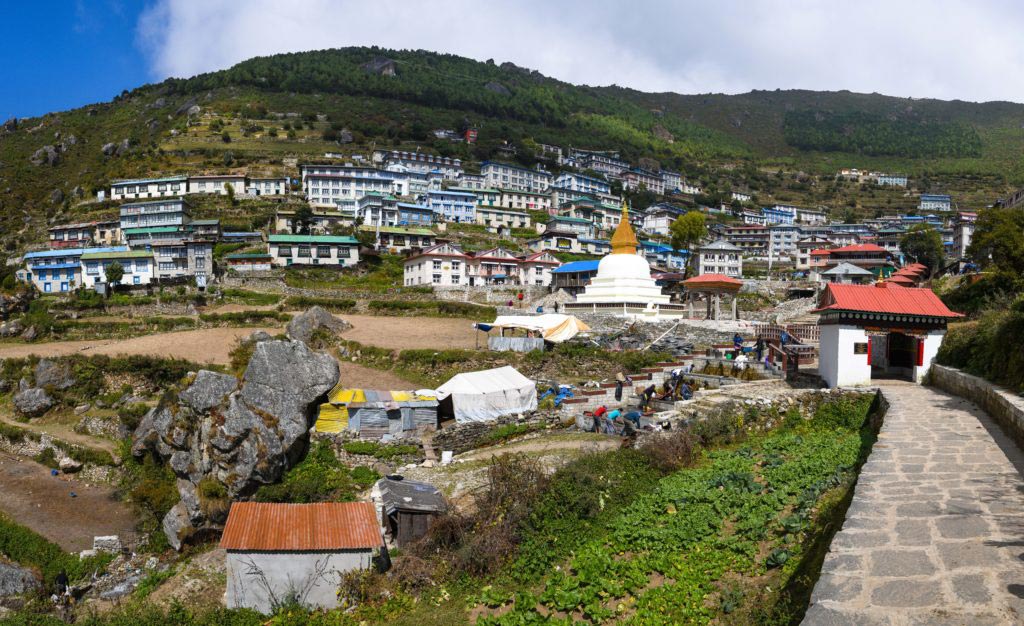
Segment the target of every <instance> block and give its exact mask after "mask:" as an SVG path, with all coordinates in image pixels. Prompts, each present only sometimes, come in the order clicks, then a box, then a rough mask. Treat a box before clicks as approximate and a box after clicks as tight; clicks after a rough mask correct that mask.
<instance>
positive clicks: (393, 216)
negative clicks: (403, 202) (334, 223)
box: [356, 191, 398, 226]
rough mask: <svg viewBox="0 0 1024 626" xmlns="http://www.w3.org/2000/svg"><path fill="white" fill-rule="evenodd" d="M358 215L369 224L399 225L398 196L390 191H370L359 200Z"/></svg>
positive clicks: (364, 222)
mask: <svg viewBox="0 0 1024 626" xmlns="http://www.w3.org/2000/svg"><path fill="white" fill-rule="evenodd" d="M357 206H358V208H357V209H356V216H357V217H358V218H359V219H360V220H361V221H362V223H363V224H366V225H369V226H397V225H398V198H396V197H394V196H393V195H391V194H389V193H380V192H376V191H373V192H370V193H368V194H366V195H364V196H363V197H361V198H359V200H358V201H357Z"/></svg>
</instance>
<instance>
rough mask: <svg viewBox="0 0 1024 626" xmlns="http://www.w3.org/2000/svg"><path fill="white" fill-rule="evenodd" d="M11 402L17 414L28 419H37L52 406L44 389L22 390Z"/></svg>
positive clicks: (51, 400) (51, 401)
mask: <svg viewBox="0 0 1024 626" xmlns="http://www.w3.org/2000/svg"><path fill="white" fill-rule="evenodd" d="M11 401H12V402H13V403H14V408H15V409H17V410H18V412H19V413H21V414H22V415H25V416H28V417H38V416H39V415H42V414H43V413H46V412H47V411H49V410H50V408H51V407H52V406H53V398H51V397H50V396H49V394H47V393H46V390H44V389H22V390H20V391H18V393H16V394H14V397H13V398H11Z"/></svg>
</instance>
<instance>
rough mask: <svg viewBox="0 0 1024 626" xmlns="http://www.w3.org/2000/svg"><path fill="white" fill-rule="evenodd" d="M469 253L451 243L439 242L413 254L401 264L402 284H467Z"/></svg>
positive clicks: (440, 285) (447, 285)
mask: <svg viewBox="0 0 1024 626" xmlns="http://www.w3.org/2000/svg"><path fill="white" fill-rule="evenodd" d="M468 262H469V255H468V254H466V253H464V252H463V251H462V250H461V249H460V248H459V247H458V246H456V245H455V244H452V243H440V244H437V245H435V246H433V247H430V248H427V249H426V250H423V251H422V252H420V253H418V254H414V255H413V256H410V257H409V258H407V259H406V260H405V263H404V264H403V275H404V278H403V284H404V285H405V286H407V287H413V286H416V285H433V286H435V287H451V286H455V285H468V284H469V280H468V273H469V269H468V268H467V265H468Z"/></svg>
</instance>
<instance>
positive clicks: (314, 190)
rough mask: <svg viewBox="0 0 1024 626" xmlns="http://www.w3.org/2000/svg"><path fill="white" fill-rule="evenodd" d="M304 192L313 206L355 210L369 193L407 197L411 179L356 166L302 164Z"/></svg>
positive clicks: (395, 173)
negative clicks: (361, 199) (358, 203)
mask: <svg viewBox="0 0 1024 626" xmlns="http://www.w3.org/2000/svg"><path fill="white" fill-rule="evenodd" d="M299 172H300V174H301V179H302V192H303V193H304V194H306V198H307V199H308V200H309V203H310V204H311V205H312V206H314V207H326V208H333V209H337V210H350V211H354V210H355V208H356V203H357V202H358V201H359V199H360V198H362V197H363V196H365V195H366V194H368V193H372V192H377V193H381V194H391V195H396V196H405V195H408V193H409V182H408V178H407V177H406V176H405V175H404V174H401V173H397V172H388V171H386V170H379V169H377V168H374V167H367V166H355V165H331V164H316V165H301V166H299Z"/></svg>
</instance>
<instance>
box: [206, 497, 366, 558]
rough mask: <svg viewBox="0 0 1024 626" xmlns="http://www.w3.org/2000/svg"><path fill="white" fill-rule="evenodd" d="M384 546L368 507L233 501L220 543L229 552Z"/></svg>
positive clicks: (355, 504) (360, 503)
mask: <svg viewBox="0 0 1024 626" xmlns="http://www.w3.org/2000/svg"><path fill="white" fill-rule="evenodd" d="M382 544H383V540H382V539H381V536H380V525H379V524H378V522H377V515H376V510H375V509H374V508H373V505H372V504H370V503H369V502H320V503H316V504H276V503H271V502H235V503H234V504H232V505H231V511H230V512H229V513H228V521H227V523H226V524H225V525H224V534H223V535H221V538H220V547H221V548H223V549H225V550H252V551H260V552H273V551H288V552H294V551H309V550H345V549H356V548H377V547H380V546H381V545H382Z"/></svg>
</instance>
